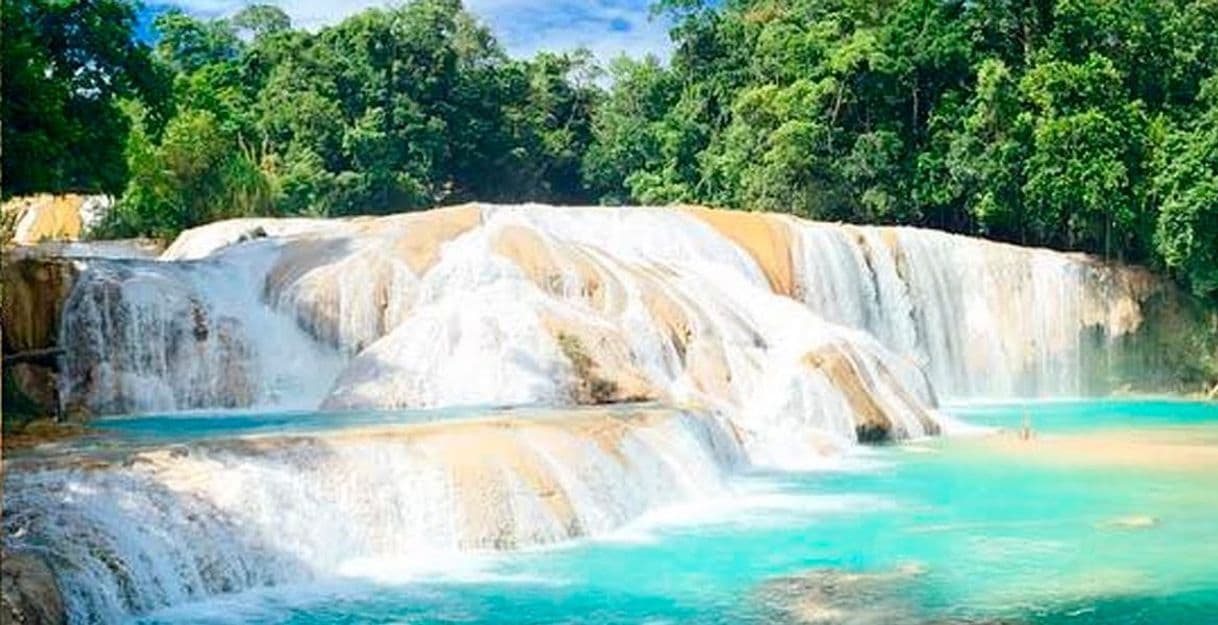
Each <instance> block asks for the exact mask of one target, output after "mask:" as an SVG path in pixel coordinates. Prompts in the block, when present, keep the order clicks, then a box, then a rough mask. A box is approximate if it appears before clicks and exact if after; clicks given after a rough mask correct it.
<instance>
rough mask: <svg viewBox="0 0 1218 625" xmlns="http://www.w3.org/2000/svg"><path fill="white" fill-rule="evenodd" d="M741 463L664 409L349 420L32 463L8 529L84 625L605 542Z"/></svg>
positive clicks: (717, 434)
mask: <svg viewBox="0 0 1218 625" xmlns="http://www.w3.org/2000/svg"><path fill="white" fill-rule="evenodd" d="M103 462H104V461H103ZM741 462H743V456H742V452H741V449H740V448H739V445H738V443H737V441H736V438H735V437H734V435H733V434H732V432H731V429H730V426H728V424H727V423H726V421H724V420H723V419H721V418H718V417H714V416H709V415H704V414H695V413H689V412H680V411H668V410H658V409H646V410H635V411H629V412H626V411H613V412H608V411H603V410H585V411H577V412H568V413H565V414H562V415H561V416H554V415H548V416H547V415H541V416H533V417H529V418H521V417H497V418H489V419H476V420H465V421H459V422H449V423H440V424H424V425H405V426H379V427H374V428H351V429H340V430H336V431H330V432H327V433H326V434H324V435H322V434H316V435H297V436H275V437H259V438H241V439H234V440H217V441H210V442H196V443H190V444H183V445H175V446H172V447H170V448H159V449H152V450H148V451H136V452H134V453H132V454H131V455H130V456H128V457H127V458H125V460H124V461H123V462H122V463H121V464H103V465H98V464H96V463H90V464H87V465H84V466H82V465H83V464H84V463H82V462H81V460H80V459H79V458H77V459H74V460H72V461H66V464H59V465H55V464H52V465H50V466H43V467H41V468H40V469H38V470H30V471H20V472H17V473H15V474H14V475H13V476H12V477H10V479H9V481H8V484H7V488H6V493H5V497H6V498H5V510H6V513H5V518H4V528H5V534H6V536H8V537H10V539H9V540H8V541H7V542H8V545H7V546H8V547H9V548H15V549H29V550H33V551H34V552H35V553H39V554H40V555H42V556H43V557H44V559H45V560H46V561H47V562H48V563H49V565H50V566H51V567H52V569H54V570H55V571H56V575H57V578H58V584H59V586H60V588H61V592H62V593H63V595H64V600H65V604H66V607H67V610H68V612H69V614H70V616H71V618H70V621H71V622H73V623H112V622H118V621H121V620H122V619H123V618H125V617H126V616H127V615H130V614H141V613H146V612H148V611H151V610H154V609H157V608H162V607H166V606H171V605H176V604H180V603H183V602H186V601H189V600H192V599H194V600H197V599H200V598H203V597H206V596H209V595H214V594H218V593H224V592H235V591H241V590H246V589H251V588H255V587H259V586H267V585H273V584H281V583H287V582H300V581H306V580H310V579H315V578H325V577H327V576H333V575H335V574H338V575H342V576H355V577H365V576H373V577H375V576H377V575H379V574H383V571H384V570H385V569H394V568H396V569H403V568H405V569H410V568H412V567H419V568H426V567H427V566H428V565H429V562H431V563H432V566H433V567H434V563H435V562H436V561H441V562H442V561H445V560H452V559H454V558H456V557H459V554H460V552H464V551H471V550H473V551H477V550H487V549H494V550H501V549H515V548H522V547H530V546H538V545H547V544H551V543H555V542H558V541H562V540H568V539H571V538H575V537H580V536H587V535H594V534H598V533H603V532H606V531H609V530H612V529H614V528H617V527H619V526H621V525H622V524H623V523H625V522H627V521H629V520H630V519H633V518H635V517H637V516H639V515H640V514H642V513H644V512H646V511H647V510H650V509H654V508H656V507H658V506H662V505H665V504H669V503H675V502H680V501H686V500H689V499H693V498H699V497H710V496H713V495H715V494H717V493H719V492H721V491H722V489H723V483H722V482H723V478H724V477H725V475H726V474H727V473H728V472H729V471H731V470H732V469H733V468H735V467H736V466H737V465H738V464H740V463H741ZM12 537H16V538H12Z"/></svg>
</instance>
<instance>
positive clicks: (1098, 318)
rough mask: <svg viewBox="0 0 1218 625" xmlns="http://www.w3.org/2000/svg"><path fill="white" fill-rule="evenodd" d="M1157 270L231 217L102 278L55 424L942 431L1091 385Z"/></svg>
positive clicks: (523, 219)
mask: <svg viewBox="0 0 1218 625" xmlns="http://www.w3.org/2000/svg"><path fill="white" fill-rule="evenodd" d="M1160 288H1161V286H1160V285H1159V284H1158V283H1156V282H1155V281H1154V280H1153V279H1151V278H1150V276H1149V275H1147V274H1146V273H1145V272H1142V271H1139V270H1135V269H1129V268H1123V267H1118V266H1111V265H1103V264H1100V263H1098V262H1096V261H1094V260H1092V259H1089V258H1086V257H1082V256H1075V255H1066V254H1060V253H1055V252H1050V251H1047V250H1032V249H1023V248H1018V247H1014V246H1010V245H1003V244H996V243H991V242H986V241H981V240H978V239H971V238H966V237H959V236H953V235H946V234H942V233H937V232H932V231H925V230H918V229H911V228H868V227H854V226H844V225H835V224H823V223H814V222H806V221H803V220H799V219H796V218H792V217H789V216H782V215H772V214H758V213H740V212H727V211H712V210H707V209H700V208H669V209H663V208H592V207H589V208H578V207H550V206H540V205H525V206H494V205H464V206H459V207H451V208H446V209H440V210H434V211H428V212H424V213H412V214H402V215H392V216H387V217H375V218H372V217H369V218H355V219H349V220H343V221H322V220H305V219H291V220H266V219H257V220H235V221H228V222H220V223H217V224H211V225H208V226H204V227H201V228H198V229H195V230H192V231H188V232H186V233H184V234H183V235H182V236H181V237H179V239H178V240H177V241H176V242H175V243H174V244H173V245H172V246H171V247H170V248H169V249H168V250H167V251H166V252H165V253H164V254H163V256H162V258H161V259H160V260H158V261H140V260H121V261H120V260H101V259H99V260H95V261H92V262H91V263H88V266H87V267H86V268H85V270H84V271H82V273H81V277H80V279H79V280H78V281H77V284H76V286H75V287H74V289H73V292H72V295H71V297H70V299H69V301H68V302H67V303H66V305H65V310H64V315H63V316H64V322H63V323H62V330H61V337H60V341H59V342H60V344H62V345H63V346H64V347H65V349H66V350H67V352H66V356H65V363H66V367H65V369H66V371H67V373H66V375H64V376H62V379H61V382H60V387H61V401H62V402H63V404H64V406H65V408H66V409H67V412H69V413H73V412H88V413H93V414H124V413H133V412H147V411H164V410H183V409H199V408H216V407H248V406H261V407H267V408H282V407H285V406H286V407H306V408H307V407H314V408H316V407H324V408H326V409H358V408H390V409H392V408H422V407H442V406H452V405H524V404H552V405H570V404H589V403H606V402H617V401H636V400H653V401H661V402H665V403H669V404H685V403H694V404H699V405H704V406H707V407H709V408H712V409H714V410H718V411H722V412H725V413H727V414H730V415H731V416H732V418H733V420H734V421H735V423H736V424H737V425H738V426H739V427H740V428H741V430H742V431H743V432H744V434H745V437H746V445H747V446H749V448H750V450H751V452H752V456H753V457H754V458H755V459H756V460H765V461H767V462H770V463H774V464H788V463H796V464H798V463H799V460H800V458H801V457H803V456H804V455H806V453H807V449H809V447H810V446H812V447H816V448H827V447H841V446H842V445H849V444H850V443H853V442H855V441H856V440H859V439H872V438H905V437H916V436H921V435H925V434H928V433H934V432H936V431H937V429H938V427H937V425H936V424H935V422H934V417H933V415H932V414H931V412H930V411H931V410H932V409H933V408H934V406H935V404H936V401H937V400H936V393H938V394H940V395H943V396H947V397H1006V396H1052V395H1066V396H1068V395H1079V394H1084V393H1089V392H1096V391H1102V390H1105V385H1110V384H1111V382H1112V380H1113V378H1114V375H1113V373H1112V371H1110V369H1111V367H1110V363H1111V362H1113V361H1114V360H1118V361H1119V360H1120V359H1119V358H1115V359H1114V357H1113V354H1114V353H1117V352H1119V351H1120V350H1121V349H1122V345H1124V342H1123V341H1122V339H1123V338H1124V337H1128V336H1131V335H1133V334H1135V333H1136V332H1137V331H1138V330H1139V328H1140V326H1141V325H1142V321H1143V316H1144V315H1143V305H1144V302H1145V301H1146V300H1147V299H1149V298H1150V297H1151V296H1152V295H1153V294H1154V293H1155V292H1156V291H1157V290H1159V289H1160Z"/></svg>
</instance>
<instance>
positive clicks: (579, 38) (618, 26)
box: [145, 0, 671, 61]
mask: <svg viewBox="0 0 1218 625" xmlns="http://www.w3.org/2000/svg"><path fill="white" fill-rule="evenodd" d="M263 1H269V3H271V4H277V5H278V6H279V7H280V8H282V9H283V10H284V11H285V12H287V14H288V15H289V16H291V18H292V23H293V24H294V25H296V26H298V27H304V28H308V29H310V30H312V29H316V28H320V27H322V26H326V25H328V24H333V23H335V22H338V21H340V20H342V19H343V18H344V17H347V16H348V15H351V14H353V13H357V12H359V11H361V10H363V9H366V8H368V7H374V6H385V5H387V4H389V2H387V1H386V0H343V1H340V2H336V1H327V0H263ZM650 3H651V0H465V7H466V8H467V9H469V10H470V11H471V12H472V13H474V14H475V15H477V16H478V17H480V18H481V19H482V21H483V22H484V23H486V24H487V25H489V26H490V27H491V30H492V31H493V32H494V33H495V36H496V37H497V38H498V39H499V41H500V43H502V44H503V46H504V47H505V48H506V49H507V51H508V53H509V54H512V55H514V56H520V57H528V56H532V55H533V54H535V53H537V52H539V51H542V50H546V51H564V50H573V49H575V48H578V47H581V46H582V47H586V48H588V49H589V50H591V51H592V53H593V54H594V55H596V57H597V58H599V59H601V60H602V61H608V60H610V59H612V58H614V57H616V56H618V55H619V54H626V55H629V56H633V57H642V56H644V55H647V54H655V55H656V56H659V57H660V58H667V57H668V54H669V50H670V48H671V44H670V42H669V40H668V24H667V23H666V22H665V21H664V20H663V18H661V17H655V18H652V17H651V15H650V11H649V5H650ZM150 4H151V3H150ZM167 4H168V6H177V7H180V8H182V9H183V10H185V11H186V12H188V13H191V14H194V15H198V16H201V17H220V16H227V15H231V14H233V13H236V12H237V11H238V10H240V9H241V8H242V7H243V6H245V5H246V4H249V2H248V0H170V1H169V2H168V3H167ZM163 6H164V5H161V4H160V3H158V6H157V8H152V9H149V11H157V10H158V9H163ZM145 17H147V16H145ZM146 21H147V20H145V22H146Z"/></svg>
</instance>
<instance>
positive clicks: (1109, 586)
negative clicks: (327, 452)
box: [107, 400, 1218, 625]
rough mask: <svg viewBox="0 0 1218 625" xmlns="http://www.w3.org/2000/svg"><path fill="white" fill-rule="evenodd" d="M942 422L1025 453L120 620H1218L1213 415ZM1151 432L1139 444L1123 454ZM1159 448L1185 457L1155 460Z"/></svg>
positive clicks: (1061, 409)
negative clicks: (1112, 452) (1023, 437)
mask: <svg viewBox="0 0 1218 625" xmlns="http://www.w3.org/2000/svg"><path fill="white" fill-rule="evenodd" d="M946 412H948V413H950V414H953V415H955V416H958V417H959V418H961V419H963V420H964V421H966V422H968V423H972V424H978V425H985V426H992V427H995V428H1005V429H1008V430H1009V429H1016V428H1019V427H1020V426H1021V424H1022V423H1023V422H1024V421H1025V420H1027V421H1030V422H1031V424H1032V426H1033V429H1034V438H1035V440H1033V441H1030V442H1026V445H1027V447H1026V449H1025V448H1021V447H1020V445H1023V444H1025V442H1023V441H1020V440H1018V438H1017V437H1014V436H1012V435H1010V434H1001V435H992V436H989V437H985V438H975V437H963V438H953V439H945V440H934V441H925V442H918V443H913V444H910V445H902V446H892V447H884V448H878V449H871V450H867V451H865V452H862V453H860V454H858V455H856V456H852V457H849V458H846V459H844V460H843V462H842V464H841V466H840V467H839V468H838V469H836V470H832V471H822V472H817V473H807V474H795V475H792V474H772V473H763V472H759V473H755V474H750V475H744V476H741V477H740V478H739V479H738V480H737V482H736V483H735V484H734V488H733V489H731V490H730V491H729V492H725V493H724V496H723V498H722V499H720V500H715V501H706V502H699V503H696V504H691V505H688V506H683V507H680V508H675V509H669V510H663V511H660V512H658V513H656V514H654V515H651V516H650V517H648V518H645V519H642V520H640V521H639V522H637V523H634V524H632V525H631V526H629V527H626V528H623V529H622V530H620V531H618V532H616V533H614V534H613V535H610V536H605V537H600V538H597V539H594V540H586V541H581V542H578V543H575V544H570V545H565V546H562V547H557V548H549V549H540V550H533V551H527V552H522V553H512V554H494V555H486V556H476V555H475V556H467V557H462V558H461V559H459V560H457V559H453V556H451V555H435V554H430V555H429V554H421V555H420V556H419V558H418V561H413V562H362V563H353V564H352V567H351V568H350V570H346V571H342V572H340V574H336V575H335V577H334V578H332V579H325V580H318V581H316V582H314V583H310V584H305V585H297V586H291V587H280V588H271V589H266V590H261V591H256V592H248V593H244V594H240V595H234V596H230V597H225V598H222V599H214V600H209V601H205V602H202V603H196V604H189V605H183V606H177V607H174V608H171V609H169V610H164V611H161V612H157V613H154V614H153V615H151V616H150V617H147V618H144V619H142V620H141V621H139V622H141V623H222V622H232V623H294V624H302V625H303V624H321V623H335V624H337V623H415V624H430V623H475V622H477V623H654V624H659V623H707V624H710V623H725V624H726V623H774V622H791V623H857V624H861V623H874V624H881V623H883V624H886V625H901V624H904V623H917V624H929V623H936V624H939V623H987V624H989V623H1012V624H1025V623H1026V624H1029V625H1034V624H1044V625H1048V624H1054V625H1056V624H1078V625H1100V624H1105V625H1132V624H1143V623H1145V624H1159V623H1162V624H1169V623H1173V624H1174V623H1210V622H1218V469H1216V468H1215V467H1214V466H1210V465H1208V464H1206V460H1205V459H1206V458H1207V457H1208V456H1207V455H1206V454H1207V453H1208V452H1207V451H1206V450H1207V449H1212V448H1215V447H1218V405H1214V404H1205V403H1189V402H1182V401H1157V400H1156V401H1141V400H1131V401H1115V400H1113V401H1095V402H1084V401H1071V402H1065V401H1063V402H1052V403H1036V404H986V405H966V406H957V407H949V408H948V409H946ZM239 418H240V419H251V420H253V421H254V422H255V425H256V426H258V427H261V426H266V427H270V425H269V424H270V422H268V421H261V420H259V419H258V418H257V417H256V416H251V415H245V416H241V417H239ZM284 420H285V421H288V419H286V418H285V419H284ZM145 425H146V424H145V423H144V422H142V421H138V420H131V421H125V422H124V421H116V422H112V423H111V424H110V425H108V426H107V427H113V428H116V429H118V430H126V431H128V432H129V433H130V432H134V433H139V432H140V431H141V429H142V428H144V427H145ZM180 425H181V426H182V428H183V429H184V430H189V429H190V428H189V427H187V426H188V425H189V424H188V423H187V422H182V423H181V424H180ZM219 425H220V423H219V422H214V421H213V422H209V423H208V424H205V426H206V427H211V428H213V429H214V428H215V427H217V426H219ZM229 425H231V426H233V427H235V428H237V429H242V428H241V424H240V423H237V422H232V423H230V424H229ZM284 427H288V425H287V424H285V425H284ZM178 433H179V434H183V435H190V432H178ZM213 433H215V432H213ZM1150 434H1154V436H1156V437H1158V438H1155V439H1154V442H1155V443H1154V445H1153V446H1151V447H1148V448H1143V447H1141V446H1140V445H1142V443H1143V442H1144V441H1145V440H1147V438H1146V435H1150ZM1096 435H1099V436H1107V437H1110V438H1108V439H1103V440H1101V441H1100V442H1099V443H1098V445H1099V446H1101V447H1103V446H1105V445H1108V446H1111V445H1112V444H1116V443H1111V444H1110V443H1109V442H1108V441H1109V440H1111V441H1123V442H1120V444H1121V445H1124V444H1128V445H1130V446H1131V447H1130V449H1132V450H1134V451H1136V452H1138V453H1141V454H1142V456H1140V457H1139V458H1138V459H1133V460H1129V461H1120V462H1114V461H1112V459H1111V458H1109V457H1107V456H1102V455H1101V456H1095V455H1094V454H1091V453H1090V452H1086V453H1084V452H1078V453H1075V451H1074V450H1076V449H1077V450H1091V449H1093V448H1094V447H1095V446H1096V444H1095V443H1094V442H1088V441H1089V437H1092V436H1096ZM1059 438H1060V439H1061V442H1060V444H1059V443H1058V442H1055V441H1057V439H1059ZM995 439H998V440H1001V441H1003V443H1002V444H1000V445H993V444H990V442H989V441H992V440H995ZM1042 444H1043V445H1045V447H1044V448H1043V449H1042V448H1041V447H1040V445H1042ZM1050 445H1052V446H1050ZM1173 445H1178V446H1183V447H1187V450H1188V453H1189V454H1193V455H1194V456H1196V457H1195V458H1194V457H1193V456H1189V457H1190V458H1193V460H1194V461H1190V462H1173V461H1172V459H1171V458H1165V459H1163V461H1161V462H1160V461H1158V460H1156V457H1155V455H1154V454H1161V453H1164V450H1167V453H1169V454H1170V450H1171V449H1173V447H1172V446H1173ZM1183 447H1182V448H1183ZM1122 449H1123V447H1122ZM1046 459H1047V460H1050V461H1044V462H1042V461H1041V460H1046ZM818 619H819V620H818Z"/></svg>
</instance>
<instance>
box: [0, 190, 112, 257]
mask: <svg viewBox="0 0 1218 625" xmlns="http://www.w3.org/2000/svg"><path fill="white" fill-rule="evenodd" d="M113 203H114V200H113V199H112V198H110V197H109V196H105V195H78V194H65V195H51V194H45V193H44V194H40V195H30V196H25V197H17V198H13V199H10V200H8V201H7V202H5V203H4V205H3V206H2V207H0V211H2V212H3V213H4V215H5V217H6V219H8V220H11V221H12V223H13V239H12V241H13V243H17V244H19V245H32V244H35V243H41V242H43V241H76V240H79V239H82V238H84V236H85V235H86V234H87V233H88V231H89V230H90V229H92V228H94V227H96V226H97V224H98V223H100V222H101V220H102V218H103V217H104V216H105V214H106V212H108V211H109V210H110V207H111V206H112V205H113Z"/></svg>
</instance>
